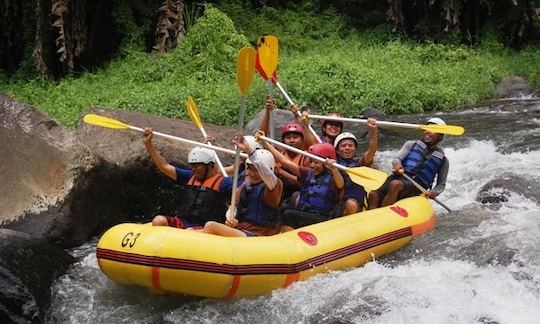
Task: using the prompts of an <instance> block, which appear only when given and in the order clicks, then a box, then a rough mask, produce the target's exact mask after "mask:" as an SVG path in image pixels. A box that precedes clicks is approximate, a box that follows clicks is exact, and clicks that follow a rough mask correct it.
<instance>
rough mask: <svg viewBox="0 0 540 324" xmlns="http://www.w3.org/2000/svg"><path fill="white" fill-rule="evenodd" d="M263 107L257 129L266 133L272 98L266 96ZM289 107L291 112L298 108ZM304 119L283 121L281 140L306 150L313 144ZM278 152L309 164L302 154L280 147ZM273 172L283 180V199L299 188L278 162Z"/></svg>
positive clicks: (299, 162) (292, 177) (294, 179)
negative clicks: (305, 128) (305, 129)
mask: <svg viewBox="0 0 540 324" xmlns="http://www.w3.org/2000/svg"><path fill="white" fill-rule="evenodd" d="M265 108H266V109H265V111H264V115H263V119H262V121H261V126H260V128H259V129H260V130H261V131H263V132H264V133H268V128H269V124H270V112H271V111H272V110H274V109H275V108H276V104H275V102H274V100H273V99H271V98H268V99H267V100H266V106H265ZM290 108H291V110H292V111H293V113H295V112H296V110H298V106H296V105H291V106H290ZM295 116H296V114H295ZM304 121H305V122H307V119H299V118H295V120H291V121H289V122H287V123H285V125H283V127H282V129H281V142H283V143H285V144H287V145H289V146H292V147H294V148H297V149H300V150H306V149H307V148H308V147H309V146H310V145H311V144H313V139H312V137H311V136H309V135H310V133H309V132H305V131H304V126H303V125H302V124H301V122H304ZM306 126H307V125H306ZM280 152H281V153H282V154H283V155H285V156H286V157H287V158H289V159H290V160H291V161H293V162H294V163H296V164H297V165H299V166H304V167H308V166H309V159H308V158H307V157H306V156H304V155H301V154H298V153H295V152H291V151H287V150H282V149H280ZM275 173H276V175H277V176H278V177H279V178H280V179H281V180H283V184H284V189H283V200H284V201H286V200H288V199H289V198H290V197H291V195H292V193H293V192H295V191H298V190H300V183H299V182H298V179H297V178H296V176H295V175H293V174H291V173H290V172H287V171H286V170H284V169H283V168H282V167H281V164H280V163H277V164H276V167H275Z"/></svg>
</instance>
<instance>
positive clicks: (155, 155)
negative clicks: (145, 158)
mask: <svg viewBox="0 0 540 324" xmlns="http://www.w3.org/2000/svg"><path fill="white" fill-rule="evenodd" d="M152 137H153V134H152V128H148V127H145V128H144V147H146V150H147V151H148V153H149V154H150V158H151V159H152V161H153V162H154V164H155V165H156V167H157V168H158V169H159V171H161V172H162V173H163V174H165V175H166V176H167V177H169V178H171V179H173V180H174V181H176V169H175V168H174V166H172V165H171V164H169V163H168V162H167V161H165V159H164V158H163V156H162V155H161V154H159V152H158V151H157V150H156V148H155V146H154V144H153V143H152Z"/></svg>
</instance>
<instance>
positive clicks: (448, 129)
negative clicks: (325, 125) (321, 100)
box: [309, 115, 465, 136]
mask: <svg viewBox="0 0 540 324" xmlns="http://www.w3.org/2000/svg"><path fill="white" fill-rule="evenodd" d="M309 118H312V119H323V120H333V121H340V122H351V123H361V124H366V123H367V119H358V118H344V117H335V116H321V115H309ZM377 126H383V127H384V126H388V127H396V128H410V129H422V130H426V131H429V132H432V133H438V134H448V135H456V136H459V135H463V133H464V132H465V129H464V128H463V127H461V126H452V125H436V124H429V125H420V124H408V123H398V122H387V121H380V120H377Z"/></svg>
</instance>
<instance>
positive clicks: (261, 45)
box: [257, 35, 279, 138]
mask: <svg viewBox="0 0 540 324" xmlns="http://www.w3.org/2000/svg"><path fill="white" fill-rule="evenodd" d="M257 54H258V55H257V58H258V59H259V64H260V66H261V68H262V69H263V71H264V74H265V75H266V80H267V83H268V96H269V97H270V98H273V96H274V95H273V91H272V75H273V74H274V72H275V71H276V67H277V65H278V57H279V45H278V39H277V38H276V37H274V36H272V35H267V36H262V37H260V38H259V40H258V41H257ZM268 128H269V130H270V137H272V138H274V118H272V112H270V119H269V126H268Z"/></svg>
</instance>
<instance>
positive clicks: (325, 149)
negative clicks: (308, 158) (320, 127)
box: [308, 143, 336, 160]
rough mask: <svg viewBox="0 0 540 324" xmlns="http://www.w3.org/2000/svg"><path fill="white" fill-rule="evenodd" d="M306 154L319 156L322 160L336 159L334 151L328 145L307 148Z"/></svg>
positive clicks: (315, 145)
mask: <svg viewBox="0 0 540 324" xmlns="http://www.w3.org/2000/svg"><path fill="white" fill-rule="evenodd" d="M308 153H311V154H313V155H317V156H320V157H322V158H329V159H332V160H335V159H336V151H335V150H334V146H332V144H330V143H317V144H313V145H311V146H310V147H309V148H308Z"/></svg>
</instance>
